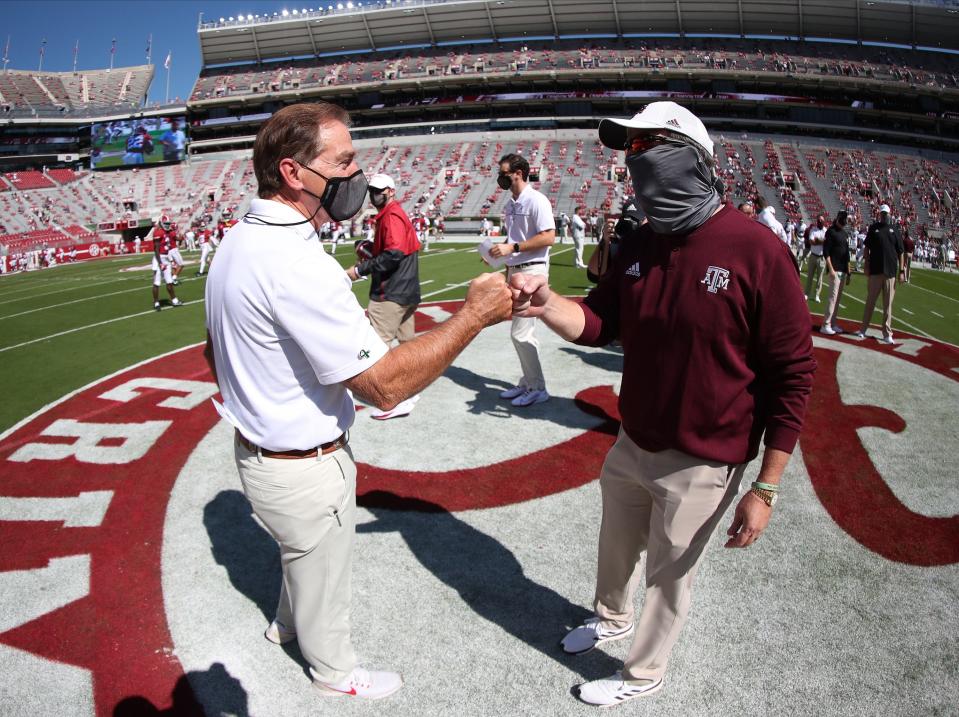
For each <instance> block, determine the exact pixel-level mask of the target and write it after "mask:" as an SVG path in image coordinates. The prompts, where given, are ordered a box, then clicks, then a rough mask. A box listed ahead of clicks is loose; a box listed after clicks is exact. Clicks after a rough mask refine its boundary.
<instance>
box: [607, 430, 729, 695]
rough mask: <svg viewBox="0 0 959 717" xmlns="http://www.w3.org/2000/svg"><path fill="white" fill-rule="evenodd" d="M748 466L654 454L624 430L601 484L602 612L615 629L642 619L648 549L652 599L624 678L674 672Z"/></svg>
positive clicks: (648, 582) (645, 607) (648, 597)
mask: <svg viewBox="0 0 959 717" xmlns="http://www.w3.org/2000/svg"><path fill="white" fill-rule="evenodd" d="M745 468H746V466H745V464H743V465H725V464H721V463H710V462H707V461H703V460H702V459H700V458H696V457H694V456H690V455H686V454H685V453H681V452H680V451H676V450H666V451H661V452H659V453H650V452H649V451H644V450H643V449H642V448H640V447H639V446H637V445H636V444H635V443H633V441H632V440H630V439H629V437H628V436H627V435H626V434H625V433H624V432H623V431H622V429H620V432H619V437H618V438H617V440H616V443H615V445H614V446H613V447H612V449H611V450H610V452H609V454H608V455H607V456H606V462H605V463H604V465H603V471H602V474H601V475H600V479H599V484H600V488H601V489H602V493H603V523H602V527H601V528H600V532H599V560H598V568H597V575H596V599H595V604H594V608H595V610H596V614H597V616H599V617H600V618H601V619H602V621H603V623H604V625H605V626H607V627H626V626H628V625H629V624H630V623H632V622H633V621H634V610H633V598H634V596H635V593H636V587H637V585H638V584H639V579H640V571H639V560H640V557H641V556H642V553H643V551H644V550H645V551H646V599H645V602H644V603H643V609H642V612H641V614H640V617H639V623H638V624H637V625H636V633H635V637H634V638H633V644H632V647H631V648H630V650H629V655H628V656H627V658H626V662H625V666H624V668H623V677H624V679H659V678H660V677H662V676H663V674H664V673H665V672H666V663H667V662H668V661H669V655H670V653H671V652H672V649H673V646H674V645H675V644H676V640H677V639H678V638H679V633H680V631H681V630H682V629H683V626H684V625H685V623H686V616H687V614H688V612H689V606H690V602H691V599H692V592H691V591H692V583H693V578H694V576H695V575H696V569H697V568H698V566H699V561H700V559H701V558H702V555H703V551H704V550H705V549H706V545H707V543H708V542H709V539H710V537H711V536H712V534H713V531H714V530H715V528H716V525H717V523H718V522H719V520H720V519H721V518H722V516H723V513H725V511H726V509H727V508H728V507H729V505H730V503H731V502H732V500H733V499H734V498H735V497H736V494H737V492H738V491H739V483H740V481H741V480H742V476H743V472H744V470H745Z"/></svg>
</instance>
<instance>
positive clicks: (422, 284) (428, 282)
mask: <svg viewBox="0 0 959 717" xmlns="http://www.w3.org/2000/svg"><path fill="white" fill-rule="evenodd" d="M434 281H435V279H427V280H426V281H421V282H420V286H426V285H427V284H432V283H433V282H434Z"/></svg>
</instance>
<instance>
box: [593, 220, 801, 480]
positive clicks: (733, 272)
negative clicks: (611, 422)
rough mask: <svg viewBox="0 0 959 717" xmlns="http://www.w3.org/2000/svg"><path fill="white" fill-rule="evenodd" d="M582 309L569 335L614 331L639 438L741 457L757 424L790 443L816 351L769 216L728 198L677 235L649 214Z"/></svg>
mask: <svg viewBox="0 0 959 717" xmlns="http://www.w3.org/2000/svg"><path fill="white" fill-rule="evenodd" d="M583 312H584V314H585V316H586V326H585V328H584V330H583V333H582V335H581V336H580V337H579V339H577V343H580V344H584V345H588V346H604V345H606V344H608V343H609V342H610V341H612V340H614V339H617V338H618V339H619V340H620V341H621V342H622V345H623V352H624V356H625V361H624V365H623V380H622V388H621V390H620V396H619V410H620V414H621V416H622V422H623V429H624V430H625V432H626V434H627V435H628V436H629V437H630V438H631V439H632V440H633V441H634V442H635V443H636V444H637V445H639V446H640V447H641V448H643V449H644V450H647V451H661V450H665V449H668V448H673V449H677V450H680V451H682V452H684V453H687V454H690V455H693V456H697V457H699V458H702V459H704V460H705V461H714V462H719V463H726V464H738V463H745V462H747V461H749V460H752V459H753V458H755V457H756V455H757V454H758V452H759V440H760V437H761V436H762V435H763V432H765V444H766V445H767V446H769V447H772V448H778V449H779V450H782V451H786V452H787V453H791V452H792V450H793V448H794V447H795V445H796V440H797V439H798V437H799V431H800V429H801V428H802V423H803V417H804V416H805V413H806V404H807V402H808V400H809V394H810V391H811V389H812V380H813V373H814V372H815V370H816V362H815V360H814V359H813V356H812V334H811V323H810V317H809V311H808V309H807V307H806V301H805V299H804V298H803V290H802V287H801V286H800V280H799V271H798V269H797V268H796V264H795V261H794V260H793V257H792V255H791V253H790V251H789V249H788V248H787V247H786V245H785V244H783V243H782V242H781V241H780V240H779V239H778V238H776V237H775V236H774V235H773V233H772V232H771V231H770V230H769V229H768V228H766V227H765V226H763V225H762V224H759V223H758V222H756V221H754V220H752V219H749V218H747V217H746V216H745V215H743V214H742V213H741V212H739V211H737V210H736V209H734V208H733V207H732V206H731V205H726V206H725V207H724V208H723V209H721V210H720V211H719V212H718V213H717V214H715V215H714V216H712V217H711V218H710V219H709V220H708V221H707V222H706V223H705V224H703V225H702V226H700V227H699V228H698V229H696V230H695V231H693V232H691V233H689V234H687V235H685V236H678V237H670V236H665V235H660V234H656V233H655V232H653V231H652V230H651V229H650V227H649V225H648V224H647V225H645V226H643V227H641V228H640V229H639V231H638V232H636V233H635V234H634V235H632V236H631V237H629V238H627V239H625V240H624V241H623V242H622V243H621V248H620V250H619V254H618V256H617V257H616V262H615V264H614V266H613V267H612V268H611V269H610V271H609V272H608V273H607V274H606V276H605V277H603V280H602V281H601V282H600V283H599V285H597V286H596V288H594V289H593V290H592V291H591V292H590V293H589V295H588V296H587V297H586V299H585V300H584V301H583Z"/></svg>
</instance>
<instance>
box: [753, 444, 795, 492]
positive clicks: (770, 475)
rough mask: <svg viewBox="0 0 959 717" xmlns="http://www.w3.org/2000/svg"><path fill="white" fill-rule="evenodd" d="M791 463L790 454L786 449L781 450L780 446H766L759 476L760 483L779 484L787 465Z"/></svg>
mask: <svg viewBox="0 0 959 717" xmlns="http://www.w3.org/2000/svg"><path fill="white" fill-rule="evenodd" d="M788 463H789V454H788V453H786V451H781V450H779V449H778V448H770V447H769V446H766V450H765V451H764V452H763V464H762V467H761V468H760V469H759V477H758V478H757V480H758V481H759V482H760V483H773V484H775V485H779V481H780V479H781V478H782V475H783V471H784V470H786V465H787V464H788Z"/></svg>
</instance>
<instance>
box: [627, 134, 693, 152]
mask: <svg viewBox="0 0 959 717" xmlns="http://www.w3.org/2000/svg"><path fill="white" fill-rule="evenodd" d="M661 144H683V142H681V141H680V140H678V139H675V138H674V137H665V136H663V135H661V134H638V135H636V136H635V137H628V138H627V139H626V142H625V143H624V145H623V151H625V152H626V154H627V155H629V154H642V153H643V152H646V151H647V150H650V149H652V148H653V147H658V146H659V145H661Z"/></svg>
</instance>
